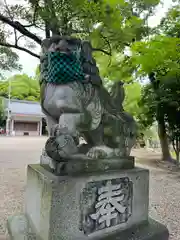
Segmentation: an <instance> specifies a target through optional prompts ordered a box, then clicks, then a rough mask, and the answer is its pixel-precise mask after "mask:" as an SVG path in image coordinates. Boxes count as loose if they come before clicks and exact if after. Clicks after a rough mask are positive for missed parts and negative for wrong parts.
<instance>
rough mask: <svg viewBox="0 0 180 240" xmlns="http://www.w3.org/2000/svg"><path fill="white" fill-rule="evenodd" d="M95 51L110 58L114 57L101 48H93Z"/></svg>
mask: <svg viewBox="0 0 180 240" xmlns="http://www.w3.org/2000/svg"><path fill="white" fill-rule="evenodd" d="M92 50H93V51H98V52H103V53H104V54H106V55H108V56H112V54H111V53H110V52H107V51H106V50H103V49H100V48H93V49H92Z"/></svg>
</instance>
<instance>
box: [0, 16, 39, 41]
mask: <svg viewBox="0 0 180 240" xmlns="http://www.w3.org/2000/svg"><path fill="white" fill-rule="evenodd" d="M0 21H2V22H4V23H7V24H8V25H10V26H11V27H13V28H14V29H16V30H18V31H19V32H20V33H22V34H23V35H25V36H27V37H29V38H31V39H32V40H34V41H35V42H36V43H38V44H39V45H41V39H40V38H39V37H37V36H36V35H35V34H33V33H31V32H30V31H28V30H27V29H26V28H25V27H24V26H23V25H22V24H21V23H20V22H18V21H12V20H10V19H9V18H7V17H5V16H3V15H2V14H0Z"/></svg>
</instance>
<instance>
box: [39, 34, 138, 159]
mask: <svg viewBox="0 0 180 240" xmlns="http://www.w3.org/2000/svg"><path fill="white" fill-rule="evenodd" d="M40 68H41V77H40V86H41V106H42V109H43V112H44V113H45V115H46V117H47V126H48V132H49V139H48V140H47V142H46V145H45V151H46V154H47V155H48V156H49V157H50V158H52V159H53V160H56V161H59V162H61V161H68V160H70V159H71V158H73V156H77V154H78V155H79V154H81V156H84V157H85V158H95V159H98V158H111V157H120V156H129V154H130V150H131V148H132V146H133V145H134V143H135V138H136V124H135V121H134V119H133V117H131V116H130V115H129V114H128V113H126V112H124V110H123V107H122V102H123V100H124V96H125V94H124V89H123V84H122V83H121V82H117V83H114V85H113V87H112V89H111V92H110V93H109V92H108V91H107V90H106V89H105V88H104V87H103V84H102V80H101V78H100V76H99V70H98V68H97V66H96V62H95V59H94V58H93V56H92V46H91V44H90V42H88V41H81V40H80V39H76V38H72V37H60V36H56V37H52V38H50V39H45V40H44V41H43V43H42V54H41V65H40ZM80 136H83V137H84V139H85V140H86V142H87V144H83V145H80V144H79V137H80Z"/></svg>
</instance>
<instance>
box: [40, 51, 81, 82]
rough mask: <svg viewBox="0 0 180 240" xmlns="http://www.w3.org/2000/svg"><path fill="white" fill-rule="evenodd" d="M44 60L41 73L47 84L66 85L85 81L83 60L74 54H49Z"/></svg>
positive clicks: (46, 54)
mask: <svg viewBox="0 0 180 240" xmlns="http://www.w3.org/2000/svg"><path fill="white" fill-rule="evenodd" d="M43 58H44V60H43V62H42V63H41V73H43V75H44V76H45V81H46V82H48V83H55V84H66V83H70V82H73V81H83V80H84V79H85V75H84V73H83V69H82V62H81V59H78V58H77V57H76V55H75V54H74V53H71V54H70V55H68V54H65V53H61V52H47V53H45V55H44V57H43Z"/></svg>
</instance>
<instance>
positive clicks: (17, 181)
mask: <svg viewBox="0 0 180 240" xmlns="http://www.w3.org/2000/svg"><path fill="white" fill-rule="evenodd" d="M45 140H46V139H45V138H43V137H42V138H39V137H37V138H31V137H22V138H21V137H19V138H8V137H0V240H6V239H8V238H7V232H6V220H7V217H8V216H10V215H13V214H15V213H20V212H22V211H23V204H24V190H25V182H26V166H27V164H29V163H37V162H38V161H39V155H40V152H41V149H42V147H43V145H44V142H45ZM133 155H135V156H136V157H137V158H138V159H140V160H138V163H137V165H138V166H141V167H144V168H148V169H150V215H151V217H153V218H154V219H156V220H158V221H160V222H162V223H164V224H165V225H166V226H167V227H168V229H169V231H170V240H179V239H180V172H179V173H178V172H175V171H171V170H169V169H168V168H163V169H162V168H160V167H157V165H156V164H154V165H153V164H150V165H149V164H148V161H149V160H150V161H151V159H158V158H159V153H155V152H150V151H149V152H148V151H147V150H135V151H134V152H133ZM151 162H152V161H151ZM155 163H156V162H155Z"/></svg>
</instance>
